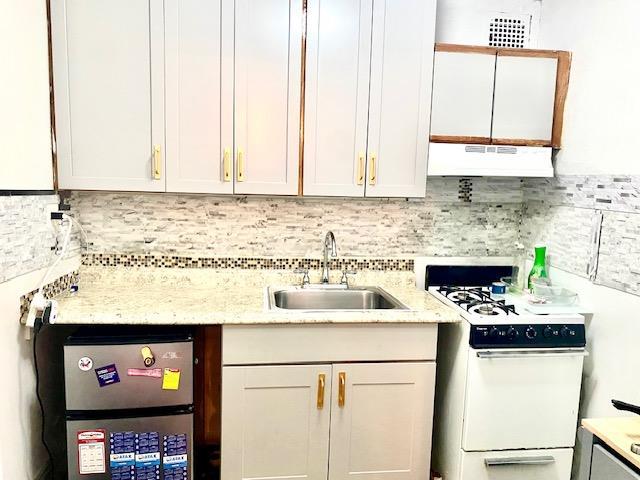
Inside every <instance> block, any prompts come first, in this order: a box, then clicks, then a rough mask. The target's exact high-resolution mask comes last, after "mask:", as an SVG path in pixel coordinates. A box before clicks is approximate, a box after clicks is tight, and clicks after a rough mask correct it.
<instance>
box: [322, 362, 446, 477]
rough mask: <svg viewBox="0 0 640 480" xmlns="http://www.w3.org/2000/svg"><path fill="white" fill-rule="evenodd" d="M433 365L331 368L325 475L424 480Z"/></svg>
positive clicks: (370, 364)
mask: <svg viewBox="0 0 640 480" xmlns="http://www.w3.org/2000/svg"><path fill="white" fill-rule="evenodd" d="M435 374H436V365H435V363H432V362H431V363H429V362H424V363H367V364H336V365H334V366H333V385H332V388H331V390H332V399H331V434H330V439H331V441H330V455H329V479H330V480H346V479H348V478H349V479H358V478H361V479H365V478H366V479H370V480H385V479H389V480H391V479H394V480H401V479H407V480H409V479H416V480H417V479H427V478H429V466H430V460H431V458H430V457H431V429H432V418H433V394H434V387H435Z"/></svg>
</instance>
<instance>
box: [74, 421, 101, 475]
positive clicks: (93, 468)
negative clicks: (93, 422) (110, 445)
mask: <svg viewBox="0 0 640 480" xmlns="http://www.w3.org/2000/svg"><path fill="white" fill-rule="evenodd" d="M76 438H77V443H78V472H79V473H80V475H89V474H92V473H106V472H107V462H106V455H105V438H106V432H105V430H102V429H98V430H79V431H78V432H77V434H76Z"/></svg>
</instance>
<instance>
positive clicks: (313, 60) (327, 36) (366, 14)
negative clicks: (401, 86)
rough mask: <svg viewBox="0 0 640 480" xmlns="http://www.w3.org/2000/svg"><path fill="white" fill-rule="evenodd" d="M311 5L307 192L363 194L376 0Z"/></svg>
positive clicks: (326, 1)
mask: <svg viewBox="0 0 640 480" xmlns="http://www.w3.org/2000/svg"><path fill="white" fill-rule="evenodd" d="M308 5H309V6H308V13H307V62H306V65H307V72H306V76H305V84H306V85H305V95H306V104H305V117H306V118H305V145H304V194H305V195H335V196H359V197H361V196H364V169H365V165H364V163H365V161H366V151H367V117H368V113H369V105H368V103H369V64H370V52H371V20H372V18H371V15H372V7H373V2H372V0H317V1H312V2H309V4H308ZM360 158H361V159H362V160H360ZM359 162H362V165H359ZM360 175H362V177H361V178H360Z"/></svg>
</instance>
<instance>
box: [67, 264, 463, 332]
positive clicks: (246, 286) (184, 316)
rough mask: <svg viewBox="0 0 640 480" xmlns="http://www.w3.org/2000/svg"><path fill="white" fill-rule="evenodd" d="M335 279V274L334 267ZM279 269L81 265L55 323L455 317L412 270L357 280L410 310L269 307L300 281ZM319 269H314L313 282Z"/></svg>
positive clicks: (335, 275) (357, 320)
mask: <svg viewBox="0 0 640 480" xmlns="http://www.w3.org/2000/svg"><path fill="white" fill-rule="evenodd" d="M331 273H332V275H331V283H338V282H339V279H340V272H331ZM300 279H301V276H300V275H295V274H293V273H291V272H289V271H284V270H249V269H207V268H202V269H178V268H167V269H164V268H140V267H138V268H131V267H81V269H80V289H79V291H78V292H77V293H75V294H69V293H65V294H63V295H62V296H60V297H58V298H57V300H58V302H59V311H58V318H57V322H56V323H59V324H123V325H124V324H131V325H141V324H149V325H206V324H211V325H215V324H229V325H232V324H236V325H240V324H269V323H273V324H297V323H446V322H449V323H450V322H457V321H459V320H460V316H459V315H458V314H457V313H456V312H455V311H454V310H452V309H451V308H449V307H447V306H446V305H444V304H443V303H441V302H440V301H439V300H437V299H436V298H434V297H433V296H431V295H430V294H429V293H427V292H424V291H420V290H418V289H417V288H416V287H415V278H414V275H413V273H410V272H383V271H373V270H372V271H363V272H359V273H358V274H357V275H356V276H355V278H354V279H353V281H352V282H351V281H350V283H353V284H354V285H368V286H380V287H382V288H384V289H385V290H386V291H387V292H389V293H390V294H391V295H393V296H394V297H396V298H397V299H398V300H400V301H401V302H402V303H404V304H405V305H406V306H407V307H409V310H373V311H372V310H369V311H354V310H351V311H333V312H306V311H305V312H303V311H295V310H288V311H282V310H280V311H276V312H273V311H268V310H267V309H266V308H265V287H266V286H268V285H298V284H299V283H300ZM318 281H319V272H311V282H312V283H317V282H318Z"/></svg>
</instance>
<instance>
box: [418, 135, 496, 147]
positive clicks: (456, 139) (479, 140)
mask: <svg viewBox="0 0 640 480" xmlns="http://www.w3.org/2000/svg"><path fill="white" fill-rule="evenodd" d="M429 140H430V141H431V142H433V143H475V144H480V145H489V144H490V143H491V139H490V138H489V137H465V136H459V135H431V137H430V138H429Z"/></svg>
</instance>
